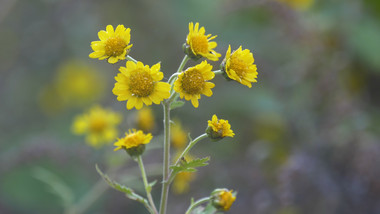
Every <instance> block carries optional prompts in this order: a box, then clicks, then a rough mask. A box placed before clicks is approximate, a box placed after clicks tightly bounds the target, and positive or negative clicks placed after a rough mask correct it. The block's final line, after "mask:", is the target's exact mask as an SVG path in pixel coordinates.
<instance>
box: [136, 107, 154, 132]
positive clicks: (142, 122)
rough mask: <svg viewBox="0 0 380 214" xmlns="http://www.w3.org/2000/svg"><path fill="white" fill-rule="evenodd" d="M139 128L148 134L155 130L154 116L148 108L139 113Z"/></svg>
mask: <svg viewBox="0 0 380 214" xmlns="http://www.w3.org/2000/svg"><path fill="white" fill-rule="evenodd" d="M137 127H138V128H139V129H141V130H143V131H146V132H148V131H151V130H152V129H153V128H154V114H153V111H152V109H151V108H148V107H146V108H143V109H141V110H139V111H138V112H137Z"/></svg>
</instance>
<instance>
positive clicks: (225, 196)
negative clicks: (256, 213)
mask: <svg viewBox="0 0 380 214" xmlns="http://www.w3.org/2000/svg"><path fill="white" fill-rule="evenodd" d="M235 199H236V192H232V190H230V191H228V189H225V188H223V189H215V190H214V191H213V192H212V193H211V204H212V205H213V206H214V207H215V208H216V209H218V210H219V211H227V210H229V209H230V207H231V205H232V204H233V203H234V201H235Z"/></svg>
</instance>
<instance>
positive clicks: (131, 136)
mask: <svg viewBox="0 0 380 214" xmlns="http://www.w3.org/2000/svg"><path fill="white" fill-rule="evenodd" d="M152 138H153V136H152V135H151V134H150V133H148V134H144V133H143V131H141V130H138V131H137V130H136V129H133V130H132V131H131V130H129V133H128V132H126V133H125V137H123V138H121V139H119V138H118V139H117V142H116V143H114V146H117V147H116V148H115V149H114V151H117V150H119V149H125V150H126V151H127V152H128V154H130V155H131V156H132V157H134V156H138V155H141V154H142V153H143V152H144V150H145V144H148V143H149V142H150V140H152Z"/></svg>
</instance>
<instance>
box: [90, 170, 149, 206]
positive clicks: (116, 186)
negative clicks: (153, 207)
mask: <svg viewBox="0 0 380 214" xmlns="http://www.w3.org/2000/svg"><path fill="white" fill-rule="evenodd" d="M95 167H96V171H98V173H99V175H100V176H102V178H103V179H104V181H105V182H106V183H107V184H108V185H109V186H110V187H112V188H114V189H116V190H118V191H120V192H124V193H125V194H126V196H127V197H128V198H129V199H132V200H135V201H139V202H142V203H146V204H147V203H148V202H147V200H146V199H145V198H143V197H141V196H140V195H138V194H136V193H135V191H133V189H131V188H129V187H126V186H124V185H121V184H119V183H117V182H116V181H114V180H112V179H111V178H110V177H108V175H106V174H104V173H103V172H102V171H101V170H100V169H99V167H98V165H97V164H96V165H95Z"/></svg>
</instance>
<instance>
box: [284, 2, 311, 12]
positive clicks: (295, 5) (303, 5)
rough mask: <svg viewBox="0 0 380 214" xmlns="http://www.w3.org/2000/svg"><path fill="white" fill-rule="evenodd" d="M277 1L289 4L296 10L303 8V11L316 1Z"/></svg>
mask: <svg viewBox="0 0 380 214" xmlns="http://www.w3.org/2000/svg"><path fill="white" fill-rule="evenodd" d="M277 1H279V2H281V3H284V4H286V5H288V6H289V7H291V8H293V9H294V10H301V11H302V10H307V9H309V8H310V7H311V6H312V5H313V3H314V0H277Z"/></svg>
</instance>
